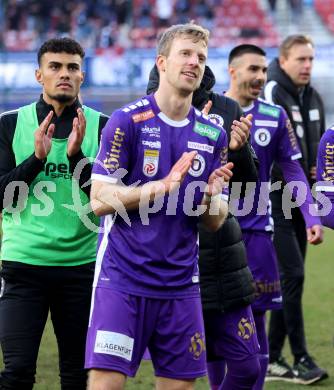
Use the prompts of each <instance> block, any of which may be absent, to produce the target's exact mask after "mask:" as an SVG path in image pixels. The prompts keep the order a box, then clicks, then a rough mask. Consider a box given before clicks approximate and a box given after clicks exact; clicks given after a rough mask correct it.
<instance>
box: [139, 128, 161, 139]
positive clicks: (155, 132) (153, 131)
mask: <svg viewBox="0 0 334 390" xmlns="http://www.w3.org/2000/svg"><path fill="white" fill-rule="evenodd" d="M141 132H142V134H145V135H148V136H149V137H154V138H160V127H159V126H158V127H149V126H144V127H142V128H141Z"/></svg>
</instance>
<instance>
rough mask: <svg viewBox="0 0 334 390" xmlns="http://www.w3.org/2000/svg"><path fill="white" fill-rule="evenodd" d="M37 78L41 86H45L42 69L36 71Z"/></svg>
mask: <svg viewBox="0 0 334 390" xmlns="http://www.w3.org/2000/svg"><path fill="white" fill-rule="evenodd" d="M35 78H36V80H37V82H38V83H40V84H41V85H43V75H42V72H41V70H40V69H36V70H35Z"/></svg>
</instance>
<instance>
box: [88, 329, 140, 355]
mask: <svg viewBox="0 0 334 390" xmlns="http://www.w3.org/2000/svg"><path fill="white" fill-rule="evenodd" d="M133 343H134V339H133V338H132V337H129V336H127V335H125V334H122V333H116V332H109V331H106V330H98V331H97V333H96V339H95V345H94V352H95V353H103V354H107V355H113V356H119V357H121V358H124V359H126V360H128V361H131V359H132V352H133Z"/></svg>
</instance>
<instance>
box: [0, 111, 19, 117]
mask: <svg viewBox="0 0 334 390" xmlns="http://www.w3.org/2000/svg"><path fill="white" fill-rule="evenodd" d="M18 112H19V109H18V108H17V109H16V110H11V111H5V112H3V113H2V114H0V119H1V118H2V117H4V116H6V115H12V114H17V113H18Z"/></svg>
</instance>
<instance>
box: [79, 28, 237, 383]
mask: <svg viewBox="0 0 334 390" xmlns="http://www.w3.org/2000/svg"><path fill="white" fill-rule="evenodd" d="M208 35H209V32H208V31H207V30H205V29H203V28H202V27H200V26H197V25H194V24H185V25H176V26H172V27H171V28H169V29H168V30H166V31H165V33H164V34H163V35H162V37H161V38H160V40H159V43H158V55H157V59H156V64H157V67H158V70H159V74H160V83H159V88H158V90H157V92H156V93H155V94H154V95H148V96H145V97H144V98H142V99H141V100H138V101H137V102H134V103H132V104H130V105H128V106H126V107H124V108H123V109H120V110H117V111H116V112H114V114H113V115H112V117H111V118H110V120H109V121H108V123H107V125H106V127H105V128H104V130H103V133H102V138H101V145H100V151H99V153H98V156H97V160H96V162H95V164H94V167H93V174H92V192H91V204H92V208H93V210H95V213H96V214H97V215H100V216H104V218H103V221H104V222H103V224H104V233H103V236H102V237H101V238H100V244H99V247H98V253H97V266H96V273H95V283H94V292H93V298H92V307H91V318H90V326H89V329H88V336H87V345H86V368H89V369H90V374H89V385H88V388H89V389H90V390H94V389H108V390H110V389H123V388H124V385H125V381H126V377H127V376H134V375H135V373H136V371H137V369H138V367H139V364H140V361H141V358H142V356H143V353H144V351H145V348H146V347H148V349H149V351H150V354H151V357H152V362H153V365H154V369H155V375H156V376H157V388H158V389H166V390H167V389H168V390H169V389H192V388H193V385H194V381H195V379H196V378H197V377H200V376H204V375H205V374H206V369H205V340H204V326H203V319H202V310H201V301H200V294H199V284H198V283H199V275H198V262H197V260H198V242H197V238H198V228H197V223H198V220H199V218H198V215H199V213H200V212H201V213H202V214H201V216H200V218H201V220H202V221H203V223H204V224H205V226H206V227H207V229H209V230H211V231H215V230H217V229H218V228H219V227H220V226H221V225H222V223H223V221H224V219H225V217H226V215H227V203H226V202H225V201H224V200H223V197H222V190H223V188H224V186H225V185H226V184H227V183H226V182H227V181H228V180H229V178H230V177H231V175H232V172H231V170H230V169H231V168H232V166H233V164H231V163H229V164H226V152H227V136H226V133H225V131H224V130H223V129H222V128H220V127H218V126H216V125H215V124H214V123H212V122H211V121H210V120H209V118H208V117H206V116H204V115H203V114H202V113H201V112H200V111H198V110H196V109H195V108H193V107H192V106H191V100H192V94H193V91H194V90H195V89H196V88H198V86H199V84H200V82H201V79H202V76H203V73H204V68H205V63H206V58H207V51H208V47H207V45H208ZM111 225H112V229H111Z"/></svg>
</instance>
